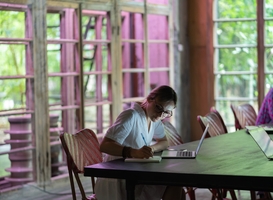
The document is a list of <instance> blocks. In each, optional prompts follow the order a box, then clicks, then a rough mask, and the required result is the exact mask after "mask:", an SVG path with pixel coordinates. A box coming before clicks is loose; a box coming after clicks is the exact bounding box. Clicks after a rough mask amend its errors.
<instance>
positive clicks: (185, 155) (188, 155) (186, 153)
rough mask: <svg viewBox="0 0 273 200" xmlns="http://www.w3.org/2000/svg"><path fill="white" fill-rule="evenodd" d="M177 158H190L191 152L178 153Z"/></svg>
mask: <svg viewBox="0 0 273 200" xmlns="http://www.w3.org/2000/svg"><path fill="white" fill-rule="evenodd" d="M177 156H179V157H192V151H178V152H177Z"/></svg>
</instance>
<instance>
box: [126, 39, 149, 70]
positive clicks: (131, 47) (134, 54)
mask: <svg viewBox="0 0 273 200" xmlns="http://www.w3.org/2000/svg"><path fill="white" fill-rule="evenodd" d="M143 51H144V50H143V44H142V43H129V42H123V43H122V57H123V58H122V68H123V69H128V68H129V69H130V68H142V69H143V68H144V58H143V54H144V52H143Z"/></svg>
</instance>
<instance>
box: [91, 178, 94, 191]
mask: <svg viewBox="0 0 273 200" xmlns="http://www.w3.org/2000/svg"><path fill="white" fill-rule="evenodd" d="M91 182H92V189H93V194H95V178H94V177H91Z"/></svg>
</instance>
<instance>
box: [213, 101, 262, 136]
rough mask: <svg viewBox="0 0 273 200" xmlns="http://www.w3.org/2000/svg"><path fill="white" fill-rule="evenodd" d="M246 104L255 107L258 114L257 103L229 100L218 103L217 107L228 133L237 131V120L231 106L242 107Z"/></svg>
mask: <svg viewBox="0 0 273 200" xmlns="http://www.w3.org/2000/svg"><path fill="white" fill-rule="evenodd" d="M245 103H249V104H251V105H252V106H253V108H254V109H255V111H256V113H258V102H257V101H229V100H220V101H216V106H217V110H218V112H219V113H220V114H221V116H222V118H223V121H224V123H225V125H226V127H227V129H228V132H234V131H235V118H234V114H233V112H232V110H231V108H230V105H231V104H234V105H242V104H245Z"/></svg>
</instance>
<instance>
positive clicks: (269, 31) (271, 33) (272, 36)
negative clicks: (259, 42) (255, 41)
mask: <svg viewBox="0 0 273 200" xmlns="http://www.w3.org/2000/svg"><path fill="white" fill-rule="evenodd" d="M264 40H265V43H266V44H273V21H265V39H264Z"/></svg>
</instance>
